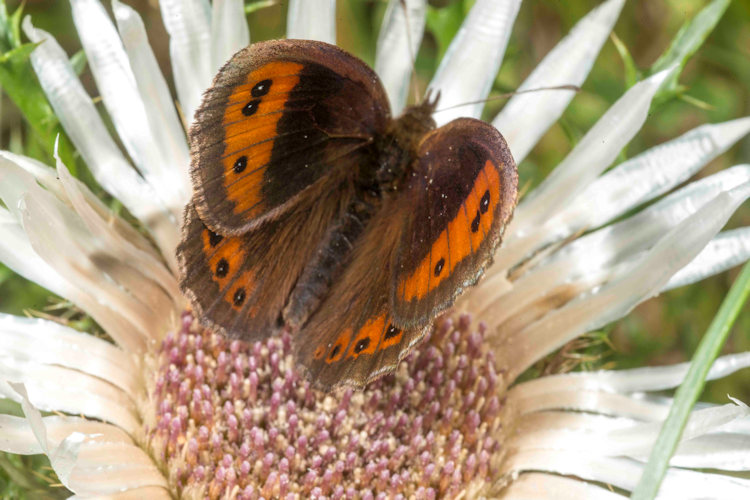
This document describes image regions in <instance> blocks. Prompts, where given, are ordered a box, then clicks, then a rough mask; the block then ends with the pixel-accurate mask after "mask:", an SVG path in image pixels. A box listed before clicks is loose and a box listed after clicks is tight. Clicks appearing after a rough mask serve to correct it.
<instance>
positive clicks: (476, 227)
mask: <svg viewBox="0 0 750 500" xmlns="http://www.w3.org/2000/svg"><path fill="white" fill-rule="evenodd" d="M479 216H480V214H479V210H477V216H476V217H474V220H473V221H471V232H472V233H476V232H477V231H479Z"/></svg>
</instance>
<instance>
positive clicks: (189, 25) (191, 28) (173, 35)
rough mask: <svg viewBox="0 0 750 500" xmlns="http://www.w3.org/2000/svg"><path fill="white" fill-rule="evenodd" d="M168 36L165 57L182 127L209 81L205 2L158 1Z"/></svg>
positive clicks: (208, 13)
mask: <svg viewBox="0 0 750 500" xmlns="http://www.w3.org/2000/svg"><path fill="white" fill-rule="evenodd" d="M159 7H160V9H161V17H162V20H163V21H164V26H165V27H166V28H167V33H169V56H170V61H171V62H172V74H173V75H174V83H175V87H176V89H177V97H178V100H179V101H180V106H181V108H182V119H183V121H184V123H185V125H186V127H189V126H190V123H191V122H192V121H193V114H195V110H196V109H197V108H198V104H200V100H201V96H202V95H203V91H204V90H206V89H207V88H208V86H209V85H210V84H211V79H212V78H213V76H214V75H213V67H212V66H211V46H212V44H211V6H210V5H209V3H208V1H207V0H160V1H159Z"/></svg>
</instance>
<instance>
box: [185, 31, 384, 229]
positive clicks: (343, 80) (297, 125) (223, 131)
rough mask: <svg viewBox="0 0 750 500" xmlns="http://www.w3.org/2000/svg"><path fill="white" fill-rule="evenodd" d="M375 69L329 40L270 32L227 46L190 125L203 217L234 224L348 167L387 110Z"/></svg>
mask: <svg viewBox="0 0 750 500" xmlns="http://www.w3.org/2000/svg"><path fill="white" fill-rule="evenodd" d="M387 103H388V101H387V98H386V97H385V92H384V90H383V88H382V86H381V85H380V82H379V80H378V79H377V77H376V76H375V74H374V73H373V72H372V70H370V69H369V68H367V66H366V65H364V64H363V63H362V62H361V61H359V60H358V59H356V58H355V57H353V56H351V55H349V54H347V53H346V52H344V51H342V50H340V49H338V48H336V47H335V46H332V45H327V44H322V43H316V42H310V41H302V40H275V41H269V42H262V43H257V44H254V45H251V46H250V47H247V48H246V49H243V50H241V51H240V52H238V53H237V54H235V55H234V56H233V57H232V59H231V60H230V61H229V62H228V63H227V64H226V65H225V66H224V67H223V68H222V69H221V71H220V72H219V74H218V75H217V76H216V78H215V80H214V83H213V85H212V87H211V88H209V89H208V90H207V91H206V94H205V95H204V99H203V102H202V104H201V106H200V107H199V108H198V111H197V112H196V116H195V121H194V125H193V127H192V128H191V130H190V145H191V154H192V165H191V175H192V178H193V185H194V187H195V193H196V196H195V205H196V208H197V210H198V213H199V214H200V217H201V219H202V220H203V221H204V222H205V223H206V225H208V226H209V227H210V228H211V229H212V230H214V231H216V232H219V233H221V234H241V233H244V232H246V231H248V230H250V229H252V228H255V227H258V226H259V225H260V224H261V223H263V221H265V220H270V219H273V218H275V217H277V216H278V215H279V214H281V213H282V212H283V211H285V210H287V209H288V208H289V207H291V206H292V205H293V204H294V203H295V200H296V199H297V197H298V196H299V195H300V194H301V193H302V192H303V191H304V190H305V189H307V188H309V187H311V186H313V185H314V184H315V183H316V182H319V181H321V179H323V178H325V177H328V176H330V175H334V176H341V177H343V176H346V175H350V176H351V175H352V169H353V168H355V167H356V165H357V164H358V156H359V160H366V159H367V158H369V156H368V155H371V153H370V152H368V151H365V149H366V146H367V145H369V144H371V143H372V139H373V137H374V135H376V134H377V133H379V132H381V131H382V130H383V129H384V128H385V126H386V125H387V122H388V119H389V109H388V104H387Z"/></svg>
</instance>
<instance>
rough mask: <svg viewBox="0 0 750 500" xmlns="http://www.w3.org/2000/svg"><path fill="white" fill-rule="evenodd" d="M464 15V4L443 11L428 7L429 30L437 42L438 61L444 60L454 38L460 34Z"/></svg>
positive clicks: (457, 4)
mask: <svg viewBox="0 0 750 500" xmlns="http://www.w3.org/2000/svg"><path fill="white" fill-rule="evenodd" d="M464 15H465V13H464V5H463V3H462V2H456V3H453V4H451V5H449V6H448V7H444V8H441V9H439V8H435V7H430V6H428V7H427V29H428V30H429V31H430V32H431V33H432V35H433V36H434V37H435V40H436V41H437V45H438V58H437V60H438V61H439V60H440V59H442V58H443V55H445V51H446V50H448V46H449V45H450V43H451V41H452V40H453V37H454V36H456V33H458V29H459V28H460V27H461V23H462V22H463V20H464Z"/></svg>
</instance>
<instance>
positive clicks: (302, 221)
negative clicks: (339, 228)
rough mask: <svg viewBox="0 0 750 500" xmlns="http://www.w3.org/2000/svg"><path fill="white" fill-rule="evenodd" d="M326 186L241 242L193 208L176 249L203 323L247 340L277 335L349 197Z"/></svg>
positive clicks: (183, 285) (343, 188)
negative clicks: (292, 295) (299, 284)
mask: <svg viewBox="0 0 750 500" xmlns="http://www.w3.org/2000/svg"><path fill="white" fill-rule="evenodd" d="M324 186H325V187H324V188H323V189H321V191H320V192H310V193H306V194H305V195H304V196H303V197H301V198H300V200H299V202H298V203H297V204H295V205H294V206H293V207H291V208H290V209H289V210H288V211H286V212H284V213H283V214H282V215H281V216H279V217H278V218H277V219H274V220H272V221H268V222H266V223H264V224H262V225H261V226H260V227H258V228H255V229H252V230H250V231H248V232H247V233H245V234H241V235H238V236H224V235H221V234H220V233H217V232H215V231H213V230H212V229H210V228H209V227H208V226H207V225H206V224H205V223H204V222H203V221H202V220H201V219H200V218H199V217H198V214H197V212H196V210H195V207H194V206H193V205H192V204H191V205H189V206H188V208H187V209H186V214H185V221H184V224H183V231H184V234H183V239H182V243H180V245H179V247H178V249H177V257H178V260H179V262H180V267H181V269H182V272H181V277H182V278H181V281H180V286H181V288H182V290H183V291H184V292H185V293H186V294H187V295H188V296H189V297H190V299H191V302H192V303H193V306H194V307H195V308H196V309H197V311H196V312H197V313H198V315H199V316H200V317H201V319H202V321H203V323H204V324H206V325H207V326H209V327H213V328H217V329H218V330H220V331H222V332H223V333H225V334H226V335H228V336H230V337H233V338H241V339H244V340H258V339H262V338H266V337H268V336H270V335H271V334H273V333H274V332H275V331H276V330H277V329H278V328H279V326H280V323H279V318H280V311H281V310H282V309H283V307H284V305H285V304H286V301H287V300H288V298H289V295H290V293H291V291H292V289H293V287H294V284H295V283H296V281H297V279H298V278H299V276H300V274H301V273H302V270H303V269H304V267H305V265H306V264H307V262H308V261H309V260H311V259H312V257H313V253H314V252H315V249H316V244H317V243H318V242H319V241H320V239H321V238H322V237H323V235H324V234H325V232H326V230H327V229H328V227H329V226H330V225H332V224H334V221H335V220H337V219H338V218H339V217H340V216H341V213H342V210H343V209H344V208H345V206H346V204H347V200H348V199H349V196H350V194H349V191H348V189H347V185H346V184H342V185H340V186H335V185H330V184H325V185H324Z"/></svg>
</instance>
